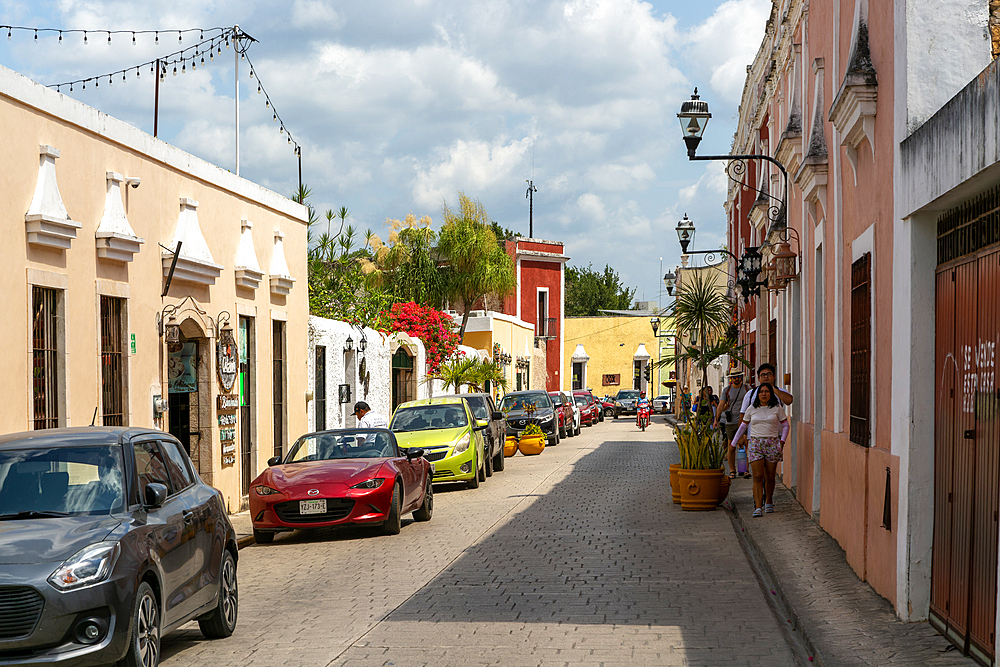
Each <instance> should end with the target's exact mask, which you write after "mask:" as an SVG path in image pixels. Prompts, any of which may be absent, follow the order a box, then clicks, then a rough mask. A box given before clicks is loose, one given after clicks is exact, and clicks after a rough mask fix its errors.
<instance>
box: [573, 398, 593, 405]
mask: <svg viewBox="0 0 1000 667" xmlns="http://www.w3.org/2000/svg"><path fill="white" fill-rule="evenodd" d="M573 398H574V399H575V400H576V404H577V405H590V399H589V398H587V397H586V396H574V397H573Z"/></svg>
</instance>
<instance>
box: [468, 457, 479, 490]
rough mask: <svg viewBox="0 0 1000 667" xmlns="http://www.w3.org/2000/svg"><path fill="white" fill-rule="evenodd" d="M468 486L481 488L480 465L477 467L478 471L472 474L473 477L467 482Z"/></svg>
mask: <svg viewBox="0 0 1000 667" xmlns="http://www.w3.org/2000/svg"><path fill="white" fill-rule="evenodd" d="M476 463H478V461H476ZM466 486H468V487H469V488H470V489H478V488H479V468H478V467H477V468H476V472H475V473H474V474H473V475H472V479H470V480H469V481H468V482H466Z"/></svg>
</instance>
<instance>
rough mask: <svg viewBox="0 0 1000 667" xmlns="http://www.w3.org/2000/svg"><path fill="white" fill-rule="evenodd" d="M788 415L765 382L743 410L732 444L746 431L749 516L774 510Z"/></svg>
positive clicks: (769, 385) (768, 384) (786, 437)
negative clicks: (750, 489)
mask: <svg viewBox="0 0 1000 667" xmlns="http://www.w3.org/2000/svg"><path fill="white" fill-rule="evenodd" d="M788 429H789V426H788V417H787V416H786V415H785V410H784V408H782V407H781V405H780V404H779V403H778V397H777V396H775V395H774V389H773V388H772V387H771V384H770V383H768V382H765V383H763V384H762V385H760V388H759V389H758V390H757V396H756V397H755V398H754V401H753V404H752V405H751V406H750V408H749V409H748V410H747V411H746V412H745V413H743V421H742V423H740V427H739V429H738V430H737V431H736V436H735V437H734V438H733V447H735V446H736V443H737V442H739V439H740V437H741V436H742V435H743V434H744V433H745V432H746V431H747V430H749V431H750V435H749V437H748V438H747V461H749V462H750V469H751V470H752V471H753V505H754V510H753V515H754V516H755V517H758V516H761V515H762V514H763V513H764V512H767V513H768V514H770V513H771V512H773V511H774V476H775V473H776V472H777V470H778V462H779V461H781V454H782V450H783V449H784V447H785V440H787V439H788Z"/></svg>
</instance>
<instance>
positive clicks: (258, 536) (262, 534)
mask: <svg viewBox="0 0 1000 667" xmlns="http://www.w3.org/2000/svg"><path fill="white" fill-rule="evenodd" d="M253 541H254V542H256V543H257V544H270V543H271V542H274V533H270V532H266V531H263V530H257V529H256V528H254V529H253Z"/></svg>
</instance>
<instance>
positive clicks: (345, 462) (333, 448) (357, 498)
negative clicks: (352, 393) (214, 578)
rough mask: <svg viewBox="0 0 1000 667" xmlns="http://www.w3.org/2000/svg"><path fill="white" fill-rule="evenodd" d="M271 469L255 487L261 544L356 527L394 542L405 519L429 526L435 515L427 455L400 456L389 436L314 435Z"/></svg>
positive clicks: (356, 432) (359, 432)
mask: <svg viewBox="0 0 1000 667" xmlns="http://www.w3.org/2000/svg"><path fill="white" fill-rule="evenodd" d="M267 464H268V465H269V466H270V467H269V468H268V469H267V470H265V471H264V472H262V473H261V474H260V475H259V476H258V477H257V479H255V480H254V481H253V483H252V484H251V485H250V516H251V518H252V521H253V536H254V539H255V540H256V541H257V543H258V544H267V543H268V542H271V541H272V540H274V534H275V533H277V532H281V531H288V530H297V529H300V528H326V527H329V526H339V525H343V524H351V523H353V524H367V525H375V526H381V527H382V532H384V533H386V534H389V535H395V534H397V533H399V530H400V519H401V517H402V516H403V515H404V514H406V513H408V512H413V518H414V519H415V520H417V521H429V520H430V518H431V514H432V513H433V511H434V495H433V489H432V487H431V480H432V479H433V472H432V466H431V464H430V463H429V462H428V461H427V459H425V458H424V450H423V449H420V448H413V447H411V448H410V449H409V450H407V453H406V454H401V453H400V451H399V447H398V445H397V444H396V436H395V435H394V434H393V433H392V431H390V430H388V429H341V430H335V431H320V432H318V433H308V434H306V435H304V436H302V437H301V438H299V439H298V440H296V441H295V444H294V445H292V447H291V449H289V450H288V455H287V456H285V459H284V461H282V460H281V457H280V456H275V457H274V458H272V459H270V460H268V462H267Z"/></svg>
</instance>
